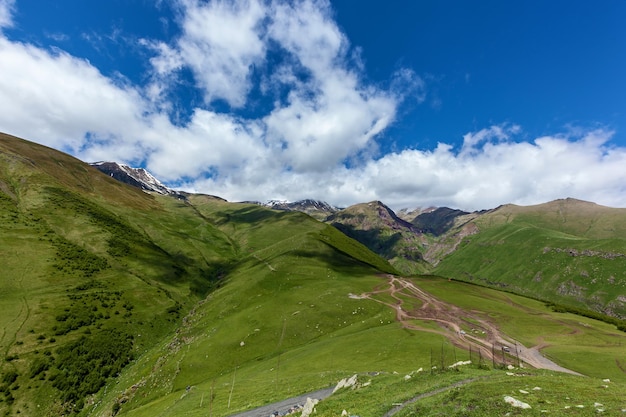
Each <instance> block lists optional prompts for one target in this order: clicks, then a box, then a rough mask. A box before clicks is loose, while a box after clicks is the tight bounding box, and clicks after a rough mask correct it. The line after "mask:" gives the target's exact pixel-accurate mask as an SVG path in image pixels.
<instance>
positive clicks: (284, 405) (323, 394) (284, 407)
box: [229, 386, 335, 417]
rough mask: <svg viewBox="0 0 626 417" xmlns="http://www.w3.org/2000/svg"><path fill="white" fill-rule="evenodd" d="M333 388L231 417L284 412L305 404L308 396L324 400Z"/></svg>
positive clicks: (262, 416)
mask: <svg viewBox="0 0 626 417" xmlns="http://www.w3.org/2000/svg"><path fill="white" fill-rule="evenodd" d="M333 389H335V387H334V386H333V387H330V388H326V389H323V390H319V391H314V392H309V393H308V394H302V395H299V396H297V397H293V398H289V399H287V400H283V401H281V402H277V403H272V404H270V405H265V406H263V407H259V408H255V409H254V410H248V411H244V412H243V413H238V414H232V415H230V416H229V417H268V416H269V415H270V414H272V413H273V412H274V411H278V412H279V413H284V412H286V411H287V410H289V408H290V407H293V406H295V405H304V403H305V402H306V399H307V397H309V398H314V399H318V400H323V399H324V398H327V397H330V395H331V394H332V393H333Z"/></svg>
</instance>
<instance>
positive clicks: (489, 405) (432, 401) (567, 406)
mask: <svg viewBox="0 0 626 417" xmlns="http://www.w3.org/2000/svg"><path fill="white" fill-rule="evenodd" d="M509 373H510V374H513V375H508V374H507V373H506V372H504V371H493V370H479V369H474V368H472V367H462V368H461V369H460V370H459V371H455V372H447V373H443V374H438V375H435V376H433V375H430V374H428V373H418V374H415V373H414V374H413V375H412V377H411V378H410V379H406V378H405V376H404V375H401V374H398V375H394V374H381V375H377V376H370V375H359V378H358V381H359V382H360V384H357V387H356V389H352V390H351V389H346V390H343V391H341V392H339V393H336V394H334V395H332V396H331V397H329V398H328V399H326V400H324V401H322V402H321V403H320V404H318V405H317V406H316V410H317V412H316V415H317V416H321V417H325V416H336V415H340V414H341V412H342V411H343V410H346V411H347V412H348V415H359V416H361V417H378V416H382V415H383V414H384V413H385V412H388V411H389V410H391V409H392V408H394V406H395V407H397V405H399V404H404V403H405V402H407V401H410V400H412V399H414V398H417V397H418V396H420V395H422V396H424V397H423V398H420V399H419V400H417V401H415V402H413V403H410V404H405V405H404V407H403V408H402V409H401V410H400V411H399V412H397V414H395V415H396V416H401V417H406V416H497V415H525V416H539V415H545V413H548V414H552V415H559V416H567V415H572V416H577V415H578V416H583V415H584V416H587V415H593V414H598V411H597V410H598V409H600V410H603V412H606V413H607V414H608V415H618V414H620V413H622V409H624V408H625V406H626V403H625V402H624V398H623V396H622V395H620V393H621V392H623V389H624V385H623V384H618V383H614V382H610V383H606V382H603V381H602V380H599V379H589V378H581V377H574V376H569V375H562V374H554V373H550V372H542V371H524V372H520V371H519V370H518V371H513V372H509ZM455 383H460V384H461V385H459V386H455ZM439 390H440V391H441V392H438V391H439ZM520 390H521V391H520ZM505 396H512V397H514V398H516V399H518V400H521V401H524V402H526V403H527V404H529V405H530V406H531V408H530V409H525V410H522V409H519V408H514V407H512V406H511V405H509V404H507V403H506V402H505V401H504V397H505ZM579 406H582V407H579Z"/></svg>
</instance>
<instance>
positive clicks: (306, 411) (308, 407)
mask: <svg viewBox="0 0 626 417" xmlns="http://www.w3.org/2000/svg"><path fill="white" fill-rule="evenodd" d="M319 402H320V401H319V400H318V399H313V398H310V397H309V398H307V399H306V403H304V407H302V417H309V416H310V415H311V414H312V413H313V411H315V406H316V405H317V403H319Z"/></svg>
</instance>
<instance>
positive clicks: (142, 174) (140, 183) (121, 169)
mask: <svg viewBox="0 0 626 417" xmlns="http://www.w3.org/2000/svg"><path fill="white" fill-rule="evenodd" d="M89 165H91V166H92V167H95V168H96V169H97V170H99V171H101V172H103V173H105V174H106V175H108V176H110V177H111V178H115V179H116V180H118V181H121V182H123V183H125V184H128V185H132V186H133V187H138V188H141V189H142V190H145V191H152V192H155V193H158V194H162V195H176V196H181V194H180V193H179V192H178V191H175V190H173V189H171V188H169V187H166V186H165V185H163V184H162V183H161V181H159V180H158V179H156V178H155V177H154V175H152V174H150V173H149V172H148V171H146V170H145V169H143V168H132V167H130V166H128V165H125V164H118V163H117V162H93V163H91V164H89Z"/></svg>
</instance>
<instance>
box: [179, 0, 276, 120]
mask: <svg viewBox="0 0 626 417" xmlns="http://www.w3.org/2000/svg"><path fill="white" fill-rule="evenodd" d="M181 4H182V6H183V13H184V15H183V18H182V30H183V35H182V37H181V39H180V40H179V42H178V45H177V48H178V53H179V55H180V58H181V59H182V61H183V62H184V63H185V64H186V65H187V66H189V68H190V69H191V70H192V71H193V74H194V77H195V79H196V81H197V83H198V85H199V87H200V88H202V90H203V91H204V95H205V100H206V101H207V103H210V102H211V101H213V100H215V99H223V100H225V101H226V102H228V104H230V105H231V106H233V107H236V108H238V107H242V106H243V105H244V104H245V103H246V96H247V93H248V91H249V90H250V88H251V82H250V76H251V72H252V68H253V66H254V65H256V64H259V63H260V62H261V61H262V59H263V58H264V56H265V48H266V45H265V43H264V41H263V39H261V37H262V33H261V31H260V29H261V25H260V24H261V19H263V18H264V17H265V11H264V9H263V7H262V5H261V4H260V3H259V1H257V0H239V1H228V0H214V1H212V2H200V1H197V0H182V1H181Z"/></svg>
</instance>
